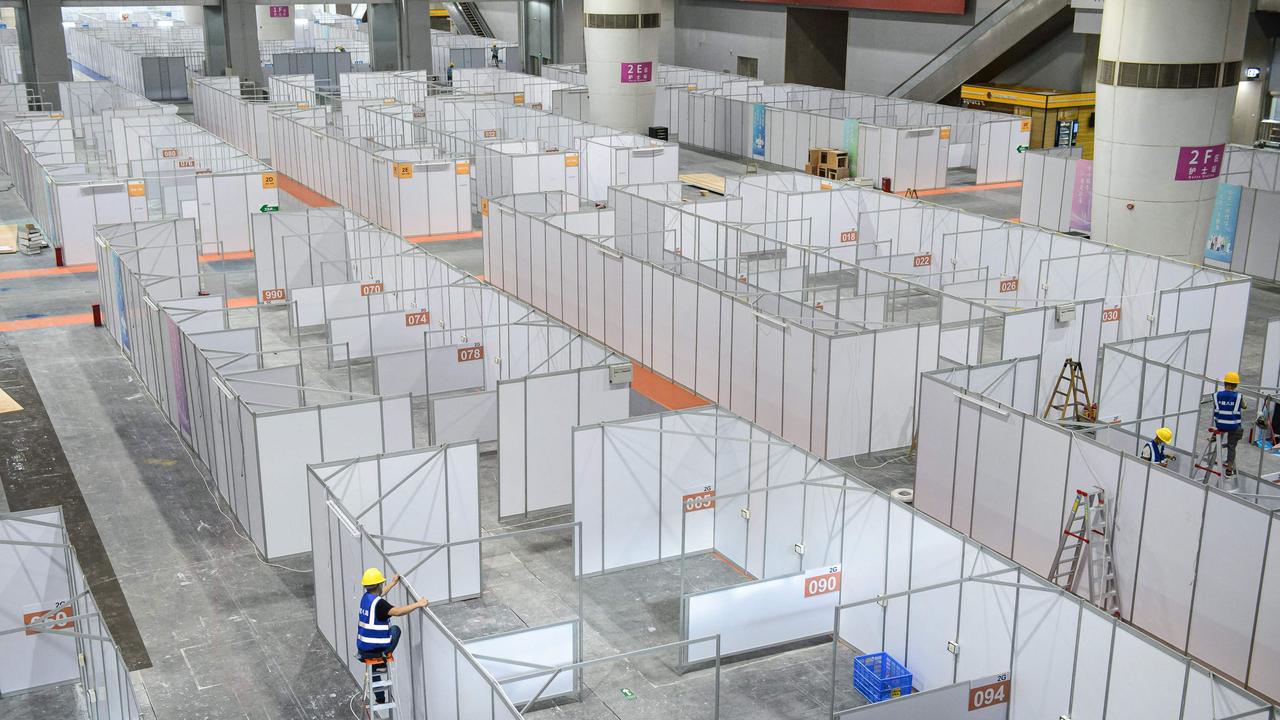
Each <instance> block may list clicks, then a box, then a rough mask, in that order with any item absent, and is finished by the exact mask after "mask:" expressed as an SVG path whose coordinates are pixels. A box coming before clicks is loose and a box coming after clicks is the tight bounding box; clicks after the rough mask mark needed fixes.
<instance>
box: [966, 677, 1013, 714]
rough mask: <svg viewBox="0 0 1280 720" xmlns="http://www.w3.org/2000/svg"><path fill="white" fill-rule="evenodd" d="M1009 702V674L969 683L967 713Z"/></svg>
mask: <svg viewBox="0 0 1280 720" xmlns="http://www.w3.org/2000/svg"><path fill="white" fill-rule="evenodd" d="M1007 702H1009V674H1008V673H1001V674H999V675H996V676H994V677H989V678H986V679H984V680H974V681H972V682H970V683H969V712H973V711H975V710H982V709H983V708H989V707H991V706H993V705H1003V704H1005V703H1007Z"/></svg>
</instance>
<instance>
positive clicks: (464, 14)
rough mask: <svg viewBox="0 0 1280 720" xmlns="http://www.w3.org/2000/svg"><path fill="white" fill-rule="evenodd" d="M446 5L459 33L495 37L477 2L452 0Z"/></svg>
mask: <svg viewBox="0 0 1280 720" xmlns="http://www.w3.org/2000/svg"><path fill="white" fill-rule="evenodd" d="M444 6H445V9H446V10H448V11H449V19H451V20H453V27H454V29H455V31H456V32H457V33H458V34H460V35H479V36H480V37H493V31H492V30H490V29H489V23H487V22H485V21H484V16H483V15H481V14H480V8H479V7H477V6H476V4H475V3H473V2H450V3H444Z"/></svg>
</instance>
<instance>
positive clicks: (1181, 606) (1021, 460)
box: [915, 332, 1280, 717]
mask: <svg viewBox="0 0 1280 720" xmlns="http://www.w3.org/2000/svg"><path fill="white" fill-rule="evenodd" d="M1142 342H1144V343H1145V347H1144V348H1143V349H1142V352H1144V353H1147V354H1150V355H1152V356H1155V357H1162V358H1164V359H1166V360H1169V361H1171V362H1165V361H1155V360H1150V359H1147V358H1145V357H1143V356H1141V355H1138V354H1136V353H1132V352H1130V351H1129V350H1123V349H1120V348H1117V347H1114V346H1110V345H1109V346H1107V349H1106V354H1105V356H1104V361H1103V363H1104V367H1103V372H1104V374H1103V380H1102V383H1101V386H1102V391H1101V392H1102V400H1101V402H1100V410H1099V412H1100V419H1101V420H1103V422H1110V421H1111V420H1117V421H1119V424H1118V425H1116V426H1114V427H1112V426H1104V427H1101V428H1099V429H1098V430H1097V431H1096V433H1090V432H1084V431H1076V432H1073V431H1072V430H1071V429H1070V428H1068V427H1064V426H1062V425H1059V424H1058V423H1056V422H1054V421H1053V420H1045V419H1041V418H1040V416H1039V413H1038V409H1039V408H1038V406H1037V405H1033V404H1032V398H1033V392H1032V388H1034V387H1035V383H1036V377H1037V374H1038V372H1037V367H1036V366H1037V364H1038V363H1039V362H1040V360H1039V359H1038V358H1022V359H1018V360H1009V361H1003V362H1000V363H993V364H988V365H981V366H975V367H969V368H956V369H948V370H939V371H937V372H934V373H928V374H926V375H925V376H924V377H923V379H922V387H921V401H920V433H921V437H926V436H927V437H929V438H930V441H929V442H928V443H923V442H922V443H921V444H920V449H919V457H918V460H917V474H916V484H915V505H916V507H917V508H919V509H920V510H922V511H924V512H927V513H929V514H930V515H932V516H933V517H935V518H938V519H939V520H941V521H943V522H945V523H947V524H948V525H950V526H951V527H953V528H955V529H956V530H959V531H961V532H963V533H965V534H967V535H970V536H972V537H973V538H974V539H975V540H978V541H980V542H983V543H984V544H986V545H988V546H989V547H991V548H992V549H993V550H996V551H997V552H1000V553H1001V554H1003V555H1005V556H1007V557H1011V558H1012V559H1013V560H1015V561H1016V562H1019V563H1022V564H1024V565H1025V566H1026V567H1028V568H1029V569H1031V570H1033V571H1035V572H1037V573H1039V574H1041V575H1047V574H1048V573H1049V571H1050V566H1051V565H1052V564H1053V561H1054V556H1055V553H1056V549H1057V547H1058V544H1059V539H1060V538H1061V537H1062V533H1063V532H1064V530H1065V529H1067V528H1066V522H1067V518H1068V515H1069V514H1070V508H1071V507H1072V503H1073V502H1076V499H1077V492H1093V491H1095V490H1097V489H1101V490H1102V491H1103V492H1104V493H1105V494H1104V499H1103V502H1104V503H1105V505H1106V506H1107V508H1108V523H1107V528H1108V534H1109V536H1110V537H1109V538H1108V540H1109V543H1110V545H1111V547H1112V555H1113V558H1114V562H1115V583H1116V586H1117V589H1118V603H1119V613H1120V615H1121V617H1123V618H1124V619H1125V620H1127V621H1129V622H1130V623H1132V624H1133V625H1134V626H1135V627H1138V628H1141V629H1142V630H1145V631H1146V632H1149V633H1151V634H1152V635H1154V636H1155V637H1156V638H1158V639H1160V640H1161V641H1163V642H1165V643H1167V644H1169V645H1170V646H1172V647H1174V648H1176V649H1177V650H1179V651H1185V652H1187V653H1188V654H1190V655H1192V656H1193V657H1195V658H1197V659H1198V660H1200V661H1203V662H1204V663H1206V664H1208V665H1210V666H1212V667H1214V668H1217V669H1218V671H1219V672H1221V673H1222V674H1223V675H1224V676H1226V677H1229V678H1233V679H1234V680H1235V681H1236V682H1239V683H1241V684H1243V685H1244V686H1245V687H1247V688H1249V689H1251V690H1254V691H1256V692H1259V693H1262V694H1264V695H1267V696H1274V695H1276V694H1277V690H1280V662H1278V661H1277V658H1280V652H1277V651H1276V649H1275V647H1274V646H1275V644H1276V641H1275V637H1276V623H1275V621H1274V619H1273V618H1274V617H1275V615H1276V610H1277V608H1280V595H1278V593H1280V591H1278V590H1277V588H1278V587H1280V584H1278V583H1277V572H1280V570H1277V567H1276V560H1275V557H1276V554H1275V553H1270V552H1268V548H1269V545H1270V542H1271V539H1272V538H1273V537H1275V536H1277V533H1276V532H1275V529H1276V528H1275V526H1276V523H1277V520H1276V519H1275V517H1274V508H1276V507H1280V497H1278V494H1277V493H1276V492H1275V490H1274V488H1273V487H1270V488H1267V486H1269V485H1271V484H1270V483H1267V482H1265V481H1263V482H1261V483H1253V484H1243V485H1242V487H1241V488H1238V489H1236V491H1235V492H1229V491H1225V490H1223V489H1220V488H1218V487H1215V485H1217V484H1218V483H1217V482H1214V483H1210V484H1207V485H1206V484H1205V483H1204V482H1203V480H1192V479H1190V478H1188V477H1187V476H1186V473H1187V472H1188V471H1189V470H1190V464H1191V462H1192V458H1193V457H1194V453H1195V452H1197V451H1198V449H1199V446H1198V445H1197V444H1195V443H1194V438H1195V436H1196V435H1197V433H1198V430H1197V426H1199V427H1203V422H1197V419H1196V417H1197V415H1198V411H1199V407H1198V406H1199V402H1200V399H1201V398H1202V397H1203V394H1204V393H1205V392H1206V389H1205V383H1206V380H1207V379H1206V378H1205V377H1204V376H1203V375H1199V374H1194V373H1191V372H1188V371H1185V370H1182V369H1180V368H1179V367H1178V366H1179V365H1188V366H1202V365H1203V363H1204V362H1205V361H1206V358H1207V355H1208V353H1207V336H1206V335H1205V334H1204V333H1202V332H1200V333H1181V334H1178V335H1172V336H1167V337H1157V338H1152V339H1149V340H1146V341H1142ZM1138 344H1139V343H1132V344H1129V345H1130V346H1136V345H1138ZM1131 349H1132V347H1131ZM1109 398H1111V399H1109ZM1188 406H1190V407H1193V408H1194V409H1193V410H1192V411H1190V413H1187V412H1185V411H1183V410H1182V409H1181V408H1183V407H1188ZM1161 424H1166V425H1168V426H1169V427H1171V428H1173V429H1174V432H1175V442H1174V443H1173V446H1174V447H1173V451H1174V453H1175V454H1176V455H1177V456H1179V457H1178V458H1177V460H1176V462H1175V463H1174V465H1175V466H1176V469H1174V467H1169V468H1166V467H1162V466H1160V465H1157V464H1152V463H1149V462H1147V461H1144V460H1142V459H1140V457H1139V456H1138V454H1137V452H1136V448H1135V446H1136V445H1137V441H1138V440H1140V439H1142V438H1144V437H1145V438H1148V439H1149V438H1150V437H1151V436H1152V434H1153V433H1154V426H1159V425H1161ZM1094 435H1096V437H1094ZM1264 488H1266V489H1264ZM1087 572H1088V571H1087V570H1082V571H1081V575H1082V576H1083V575H1085V574H1087ZM1078 582H1079V585H1078V587H1079V588H1080V589H1079V590H1078V592H1081V593H1085V592H1086V591H1085V589H1084V588H1085V587H1086V583H1085V580H1084V579H1083V578H1080V579H1079V581H1078ZM1095 625H1097V623H1095ZM1081 627H1082V629H1083V626H1081ZM1099 627H1102V626H1100V625H1099ZM1166 664H1168V663H1166ZM1139 666H1140V665H1136V664H1134V665H1130V667H1131V668H1137V667H1139ZM1142 667H1146V666H1145V665H1142ZM1151 669H1154V668H1151ZM1162 672H1163V671H1162ZM1169 672H1172V670H1170V671H1169ZM1178 672H1179V673H1181V670H1179V671H1178ZM1165 702H1172V703H1174V706H1173V708H1172V711H1175V714H1173V715H1170V714H1167V712H1168V709H1167V708H1166V714H1161V715H1157V716H1159V717H1176V716H1177V715H1176V709H1177V698H1176V697H1172V698H1170V699H1168V700H1167V701H1165ZM1134 716H1135V717H1136V716H1143V717H1145V716H1147V715H1134ZM1220 716H1221V715H1220V714H1219V715H1197V717H1220ZM1183 717H1186V715H1183Z"/></svg>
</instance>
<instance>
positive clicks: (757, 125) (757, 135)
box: [751, 103, 764, 160]
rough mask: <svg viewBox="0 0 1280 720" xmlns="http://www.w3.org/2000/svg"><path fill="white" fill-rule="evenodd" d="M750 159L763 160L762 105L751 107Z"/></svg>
mask: <svg viewBox="0 0 1280 720" xmlns="http://www.w3.org/2000/svg"><path fill="white" fill-rule="evenodd" d="M751 157H753V158H757V159H759V160H763V159H764V103H756V104H754V105H752V106H751Z"/></svg>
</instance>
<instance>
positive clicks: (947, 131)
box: [938, 127, 951, 140]
mask: <svg viewBox="0 0 1280 720" xmlns="http://www.w3.org/2000/svg"><path fill="white" fill-rule="evenodd" d="M938 137H939V138H940V139H942V140H950V139H951V128H949V127H944V128H942V129H940V130H938Z"/></svg>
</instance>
